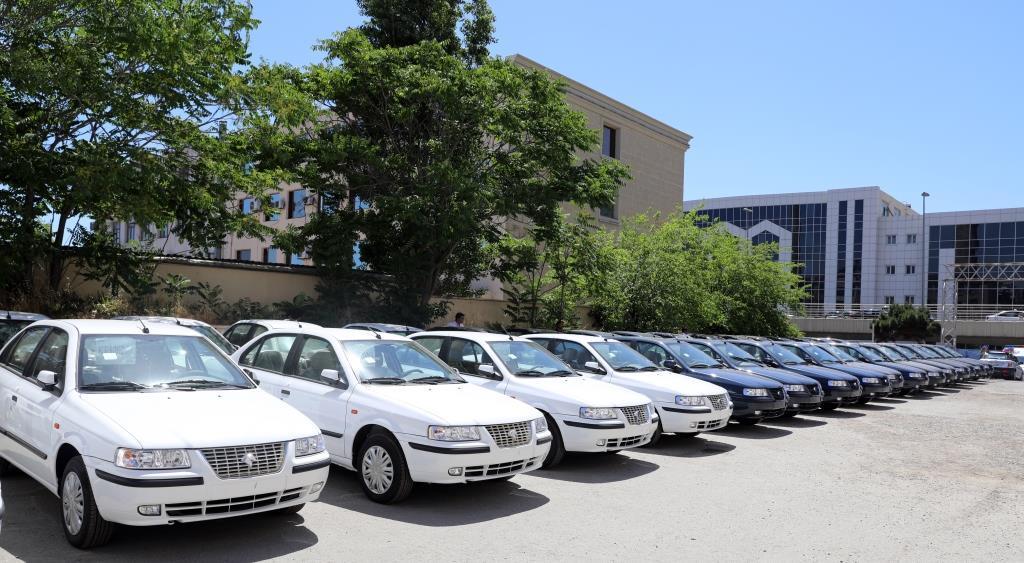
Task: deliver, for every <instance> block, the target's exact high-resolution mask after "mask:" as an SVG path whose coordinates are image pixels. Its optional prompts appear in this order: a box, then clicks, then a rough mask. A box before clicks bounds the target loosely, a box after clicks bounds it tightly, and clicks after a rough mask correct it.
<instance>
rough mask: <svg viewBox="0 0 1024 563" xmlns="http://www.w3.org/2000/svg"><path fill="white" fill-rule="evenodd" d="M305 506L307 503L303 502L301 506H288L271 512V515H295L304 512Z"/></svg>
mask: <svg viewBox="0 0 1024 563" xmlns="http://www.w3.org/2000/svg"><path fill="white" fill-rule="evenodd" d="M305 506H306V503H304V502H303V503H301V504H293V505H291V506H286V507H284V508H278V509H277V510H271V511H270V513H271V514H280V515H285V514H295V513H297V512H298V511H300V510H302V508H303V507H305Z"/></svg>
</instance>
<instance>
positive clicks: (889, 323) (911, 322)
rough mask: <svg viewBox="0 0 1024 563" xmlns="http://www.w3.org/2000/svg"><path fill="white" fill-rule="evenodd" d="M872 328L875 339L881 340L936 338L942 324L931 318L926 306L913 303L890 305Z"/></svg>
mask: <svg viewBox="0 0 1024 563" xmlns="http://www.w3.org/2000/svg"><path fill="white" fill-rule="evenodd" d="M873 328H874V333H875V339H876V340H879V341H882V342H886V341H894V340H914V341H922V340H928V339H936V338H938V336H939V334H940V333H941V332H942V325H940V324H939V323H938V322H936V321H933V320H932V319H931V314H930V313H929V312H928V309H927V308H925V307H915V306H913V305H890V306H889V308H888V309H886V310H885V311H884V312H883V313H882V316H881V317H879V318H878V319H877V320H876V321H874V325H873Z"/></svg>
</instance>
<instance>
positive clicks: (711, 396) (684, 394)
mask: <svg viewBox="0 0 1024 563" xmlns="http://www.w3.org/2000/svg"><path fill="white" fill-rule="evenodd" d="M524 338H527V339H530V340H533V341H534V342H537V343H539V344H540V345H542V346H544V347H545V348H547V350H548V351H549V352H551V353H552V354H555V355H556V356H558V357H559V358H561V359H562V361H563V362H565V363H566V364H568V365H569V367H571V368H573V369H574V370H576V371H577V372H578V373H580V374H581V375H583V376H585V377H590V378H594V379H599V380H601V381H606V382H608V383H614V384H616V385H620V386H622V387H625V388H626V389H632V390H633V391H636V392H637V393H640V394H643V395H646V396H647V398H649V399H650V400H651V402H652V403H653V405H654V407H655V408H656V409H657V411H658V415H659V418H660V419H661V420H660V424H659V426H658V430H657V431H656V432H655V435H654V437H652V438H651V443H652V444H654V443H657V441H658V439H659V438H660V437H661V433H662V432H666V433H669V434H688V435H696V434H699V433H701V432H704V431H708V430H716V429H718V428H723V427H724V426H725V425H726V424H728V422H729V417H730V416H732V402H731V401H730V400H729V392H728V391H726V390H725V389H723V388H722V387H719V386H718V385H715V384H713V383H708V382H706V381H701V380H699V379H696V378H693V377H687V376H685V375H680V374H677V373H673V372H670V371H665V370H663V369H662V368H660V367H658V366H657V365H655V364H654V362H652V361H650V360H649V359H647V357H645V356H644V355H643V354H641V353H639V352H637V351H636V350H634V349H632V348H630V347H629V346H627V345H625V344H623V343H622V342H619V341H618V340H615V339H613V338H606V337H600V336H590V335H583V334H563V333H551V334H529V335H525V336H524Z"/></svg>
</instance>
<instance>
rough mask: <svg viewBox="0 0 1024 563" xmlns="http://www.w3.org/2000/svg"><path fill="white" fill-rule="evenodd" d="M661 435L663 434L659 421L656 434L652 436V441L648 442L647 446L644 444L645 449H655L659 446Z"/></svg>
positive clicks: (655, 430)
mask: <svg viewBox="0 0 1024 563" xmlns="http://www.w3.org/2000/svg"><path fill="white" fill-rule="evenodd" d="M661 434H662V430H661V421H660V420H659V421H658V427H657V428H655V429H654V432H653V433H652V434H651V441H650V442H647V443H646V444H644V445H643V447H645V448H653V447H654V446H657V445H658V442H660V441H661Z"/></svg>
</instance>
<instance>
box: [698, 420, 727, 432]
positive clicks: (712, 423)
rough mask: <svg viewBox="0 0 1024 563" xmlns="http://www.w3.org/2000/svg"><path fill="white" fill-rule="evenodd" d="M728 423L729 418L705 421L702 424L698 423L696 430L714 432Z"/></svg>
mask: <svg viewBox="0 0 1024 563" xmlns="http://www.w3.org/2000/svg"><path fill="white" fill-rule="evenodd" d="M728 421H729V419H727V418H720V419H718V420H703V421H701V422H698V423H697V426H696V427H694V428H695V429H696V430H714V429H716V428H719V427H722V426H725V423H726V422H728Z"/></svg>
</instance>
